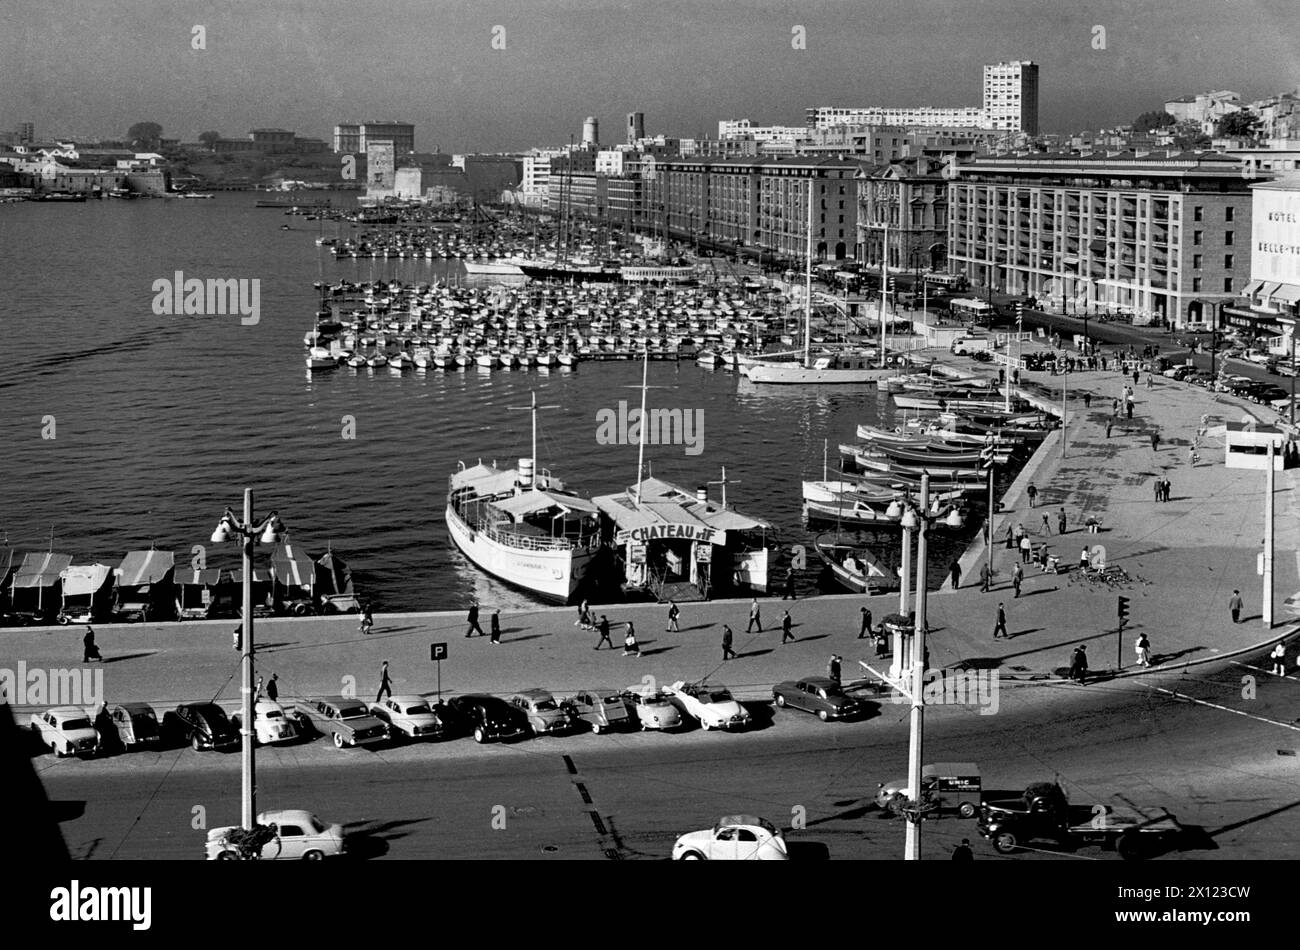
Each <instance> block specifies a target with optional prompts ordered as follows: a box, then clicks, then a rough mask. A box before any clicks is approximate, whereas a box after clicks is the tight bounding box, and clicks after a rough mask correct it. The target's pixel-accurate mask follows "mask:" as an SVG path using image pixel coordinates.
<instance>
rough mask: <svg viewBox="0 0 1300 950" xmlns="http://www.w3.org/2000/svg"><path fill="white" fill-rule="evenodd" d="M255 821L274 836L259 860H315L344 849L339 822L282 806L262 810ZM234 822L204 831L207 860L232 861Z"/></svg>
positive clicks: (236, 855) (235, 850)
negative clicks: (329, 822)
mask: <svg viewBox="0 0 1300 950" xmlns="http://www.w3.org/2000/svg"><path fill="white" fill-rule="evenodd" d="M257 823H258V824H259V825H265V826H269V827H272V829H273V832H274V836H273V837H272V838H271V839H270V840H268V841H267V842H266V843H265V844H264V845H263V846H262V854H261V858H262V860H263V861H276V860H279V861H294V860H303V861H319V860H321V859H322V858H328V857H333V856H335V855H341V854H343V853H344V852H346V851H347V839H346V838H344V836H343V826H342V825H327V824H325V823H324V822H322V821H321V820H320V819H319V818H317V817H316V816H315V815H313V814H312V813H311V812H309V811H301V810H298V809H286V810H282V811H264V812H262V813H261V814H260V815H258V816H257ZM238 828H239V826H238V825H227V826H225V827H223V828H213V829H211V830H210V831H209V832H208V839H207V845H206V848H205V854H206V856H207V859H208V860H209V861H233V860H237V859H238V858H239V849H238V847H237V846H236V845H235V844H234V842H232V841H231V838H230V835H231V832H232V831H237V830H238Z"/></svg>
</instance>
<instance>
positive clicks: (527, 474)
mask: <svg viewBox="0 0 1300 950" xmlns="http://www.w3.org/2000/svg"><path fill="white" fill-rule="evenodd" d="M518 485H519V487H520V488H524V489H528V488H532V487H533V460H532V459H520V460H519V481H518Z"/></svg>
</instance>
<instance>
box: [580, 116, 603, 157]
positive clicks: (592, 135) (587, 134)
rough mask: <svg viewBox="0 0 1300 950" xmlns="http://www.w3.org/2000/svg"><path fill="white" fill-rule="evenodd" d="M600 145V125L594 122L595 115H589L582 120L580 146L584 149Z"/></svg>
mask: <svg viewBox="0 0 1300 950" xmlns="http://www.w3.org/2000/svg"><path fill="white" fill-rule="evenodd" d="M599 145H600V126H599V125H597V123H596V117H595V116H594V115H589V116H587V118H585V119H584V120H583V121H582V147H583V148H585V149H594V148H597V147H598V146H599Z"/></svg>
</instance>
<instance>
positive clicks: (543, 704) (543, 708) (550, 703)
mask: <svg viewBox="0 0 1300 950" xmlns="http://www.w3.org/2000/svg"><path fill="white" fill-rule="evenodd" d="M533 708H534V709H536V710H537V711H538V712H549V711H550V710H552V709H559V708H560V707H559V706H557V705H556V704H555V700H553V699H539V700H537V701H535V702H534V703H533Z"/></svg>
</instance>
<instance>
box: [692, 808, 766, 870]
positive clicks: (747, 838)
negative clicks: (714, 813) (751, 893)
mask: <svg viewBox="0 0 1300 950" xmlns="http://www.w3.org/2000/svg"><path fill="white" fill-rule="evenodd" d="M789 858H790V856H789V854H788V853H787V852H786V845H785V838H783V837H782V836H781V832H779V831H777V830H776V828H775V827H774V826H773V825H772V823H771V822H770V821H767V820H765V819H763V818H759V817H757V816H755V815H726V816H724V817H723V818H721V819H719V820H718V823H717V824H716V825H714V826H713V827H712V828H705V829H704V830H703V831H692V832H689V833H687V834H684V835H682V836H681V837H679V838H678V839H677V842H676V844H674V845H673V860H674V861H788V860H789Z"/></svg>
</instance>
